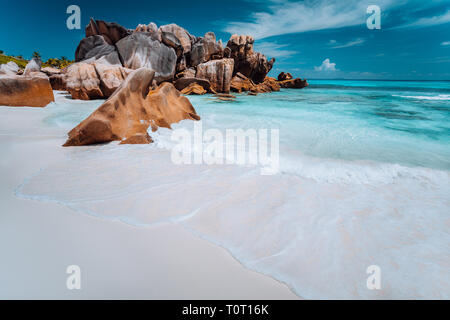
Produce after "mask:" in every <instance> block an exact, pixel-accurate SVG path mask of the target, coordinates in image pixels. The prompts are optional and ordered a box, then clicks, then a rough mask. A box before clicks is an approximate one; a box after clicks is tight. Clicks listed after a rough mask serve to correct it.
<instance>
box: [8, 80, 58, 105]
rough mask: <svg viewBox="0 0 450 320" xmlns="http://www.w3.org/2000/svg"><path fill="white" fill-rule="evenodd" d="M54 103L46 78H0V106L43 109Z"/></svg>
mask: <svg viewBox="0 0 450 320" xmlns="http://www.w3.org/2000/svg"><path fill="white" fill-rule="evenodd" d="M53 101H55V98H54V96H53V91H52V87H51V86H50V82H49V80H48V78H43V77H29V76H1V77H0V106H15V107H24V106H27V107H45V106H46V105H48V104H49V103H50V102H53Z"/></svg>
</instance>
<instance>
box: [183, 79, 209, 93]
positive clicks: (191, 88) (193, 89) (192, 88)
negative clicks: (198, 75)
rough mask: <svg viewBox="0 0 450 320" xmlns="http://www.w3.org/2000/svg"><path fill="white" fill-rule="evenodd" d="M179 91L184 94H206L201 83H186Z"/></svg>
mask: <svg viewBox="0 0 450 320" xmlns="http://www.w3.org/2000/svg"><path fill="white" fill-rule="evenodd" d="M181 93H182V94H185V95H191V94H197V95H202V94H206V93H207V91H206V90H205V88H203V87H202V86H201V85H199V84H197V83H195V82H193V83H191V84H190V85H188V86H187V87H186V88H184V89H183V90H181Z"/></svg>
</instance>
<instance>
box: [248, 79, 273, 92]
mask: <svg viewBox="0 0 450 320" xmlns="http://www.w3.org/2000/svg"><path fill="white" fill-rule="evenodd" d="M251 91H252V92H256V93H269V92H274V91H280V85H279V83H278V81H277V80H276V79H275V78H272V77H266V78H265V79H264V81H263V82H261V83H259V84H257V85H256V86H255V88H253V89H252V90H251Z"/></svg>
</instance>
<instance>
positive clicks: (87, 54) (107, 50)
mask: <svg viewBox="0 0 450 320" xmlns="http://www.w3.org/2000/svg"><path fill="white" fill-rule="evenodd" d="M115 52H116V48H115V47H114V46H113V45H110V44H109V43H108V42H106V40H105V38H104V37H103V36H101V35H93V36H90V37H87V38H84V39H83V40H81V41H80V44H79V45H78V47H77V50H76V52H75V61H77V62H79V61H83V60H87V59H92V58H93V59H95V60H96V59H100V58H101V57H104V56H106V57H107V60H110V63H111V64H116V63H117V62H118V63H119V64H120V60H118V56H117V55H114V53H115ZM116 57H117V59H115V58H116Z"/></svg>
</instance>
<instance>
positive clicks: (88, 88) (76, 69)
mask: <svg viewBox="0 0 450 320" xmlns="http://www.w3.org/2000/svg"><path fill="white" fill-rule="evenodd" d="M65 75H66V76H65V81H66V88H67V91H69V93H70V95H71V96H72V98H73V99H80V100H91V99H102V98H103V97H104V96H103V93H102V91H101V90H100V79H99V78H98V76H97V72H96V71H95V67H94V65H93V64H89V63H84V62H79V63H75V64H73V65H70V66H69V67H68V68H67V69H66V72H65Z"/></svg>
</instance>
